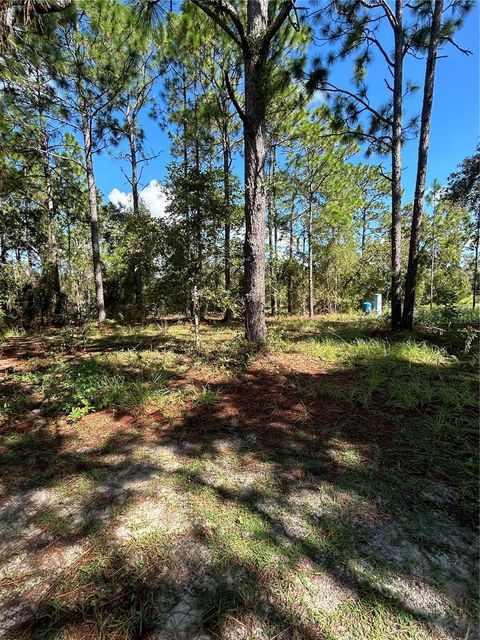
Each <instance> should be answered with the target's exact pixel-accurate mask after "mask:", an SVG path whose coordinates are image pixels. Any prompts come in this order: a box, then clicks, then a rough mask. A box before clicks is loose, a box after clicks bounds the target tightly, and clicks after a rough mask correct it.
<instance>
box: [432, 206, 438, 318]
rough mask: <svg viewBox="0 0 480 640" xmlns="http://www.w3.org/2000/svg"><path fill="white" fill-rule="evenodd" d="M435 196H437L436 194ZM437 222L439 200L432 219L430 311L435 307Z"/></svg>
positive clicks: (434, 207)
mask: <svg viewBox="0 0 480 640" xmlns="http://www.w3.org/2000/svg"><path fill="white" fill-rule="evenodd" d="M434 198H435V196H434ZM436 222H437V202H436V200H434V202H433V219H432V255H431V256H430V311H431V310H432V308H433V281H434V273H435V242H436V237H435V231H436V229H435V226H436Z"/></svg>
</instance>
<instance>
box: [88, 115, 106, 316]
mask: <svg viewBox="0 0 480 640" xmlns="http://www.w3.org/2000/svg"><path fill="white" fill-rule="evenodd" d="M90 127H91V122H90V120H89V118H88V115H87V113H86V112H85V110H83V111H82V132H83V142H84V152H85V167H86V173H87V186H88V208H89V213H90V235H91V241H92V258H93V277H94V280H95V297H96V302H97V318H98V322H99V323H103V322H105V320H106V319H107V315H106V313H105V299H104V295H103V276H102V262H101V259H100V238H99V236H100V234H99V228H98V205H97V187H96V184H95V174H94V172H93V159H92V136H91V130H90Z"/></svg>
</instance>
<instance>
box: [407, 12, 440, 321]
mask: <svg viewBox="0 0 480 640" xmlns="http://www.w3.org/2000/svg"><path fill="white" fill-rule="evenodd" d="M442 11H443V0H435V4H434V9H433V17H432V24H431V28H430V42H429V45H428V55H427V65H426V69H425V85H424V89H423V104H422V120H421V125H420V139H419V143H418V164H417V179H416V183H415V197H414V200H413V215H412V229H411V233H410V247H409V254H408V268H407V277H406V281H405V303H404V308H403V318H402V326H403V328H405V329H412V328H413V312H414V309H415V293H416V287H417V273H418V257H419V246H420V225H421V222H422V215H423V203H424V200H425V184H426V180H427V165H428V150H429V147H430V125H431V120H432V105H433V89H434V85H435V66H436V62H437V50H438V46H439V43H440V31H441V28H442Z"/></svg>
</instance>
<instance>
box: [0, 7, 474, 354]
mask: <svg viewBox="0 0 480 640" xmlns="http://www.w3.org/2000/svg"><path fill="white" fill-rule="evenodd" d="M304 4H305V3H304ZM471 8H472V3H471V2H469V1H467V0H451V1H450V2H445V3H444V2H439V1H438V0H437V2H435V3H431V2H425V1H423V0H418V1H415V2H410V3H405V2H402V1H400V0H398V1H397V2H396V3H394V8H393V9H392V8H391V7H390V5H389V4H388V3H386V2H383V1H382V0H380V1H379V2H372V3H368V2H362V1H359V0H343V1H342V2H336V3H329V2H309V3H306V6H302V7H296V6H295V2H294V1H293V0H291V1H285V2H268V3H267V2H264V1H263V0H258V1H257V0H251V1H249V2H247V3H234V2H232V3H229V2H225V1H223V0H191V1H187V2H184V3H182V4H181V6H180V5H177V3H175V6H173V5H172V4H171V3H170V2H151V1H146V2H138V3H133V4H126V3H122V2H120V1H118V0H102V1H101V2H86V1H83V0H76V1H75V2H74V3H71V2H69V1H66V0H51V1H50V2H24V3H20V2H15V1H12V0H10V1H9V2H7V3H4V6H2V9H1V12H2V13H1V15H0V19H1V24H2V54H1V58H0V74H1V77H2V90H1V93H0V100H1V103H2V108H1V112H0V130H1V143H0V145H1V146H0V166H1V169H0V171H1V179H0V202H1V218H0V263H1V269H0V314H1V318H0V320H1V323H2V325H3V326H4V327H8V326H12V325H17V326H25V327H32V326H37V325H44V324H48V323H55V324H66V323H69V322H84V321H86V320H88V319H91V318H94V317H95V318H97V319H98V321H99V322H104V321H105V319H106V318H116V319H120V320H122V321H128V322H131V321H138V320H142V321H143V320H146V319H151V318H157V317H159V316H164V315H166V314H179V313H180V314H184V315H185V316H186V317H188V318H192V319H193V318H196V319H198V320H201V319H202V318H204V317H206V315H207V314H215V316H216V317H224V318H225V319H226V320H228V319H231V318H233V317H244V318H245V322H246V337H247V339H249V340H250V342H252V343H255V344H257V345H262V344H263V343H264V342H265V337H266V329H265V322H264V312H266V313H267V314H271V315H277V314H285V313H288V314H309V315H310V316H312V315H314V314H318V313H325V312H338V311H340V312H341V311H350V310H358V309H359V308H360V305H361V303H362V301H363V300H365V299H371V297H372V296H373V294H374V293H377V292H378V293H382V294H383V295H384V297H385V298H386V301H388V305H390V306H391V323H392V328H411V327H412V322H413V309H414V307H415V305H416V306H417V308H418V307H420V306H422V307H423V306H426V307H427V308H428V307H429V308H430V309H433V308H435V309H436V310H438V313H439V314H440V315H442V314H443V315H445V316H448V317H449V318H451V317H453V316H454V315H455V314H456V313H458V312H459V309H460V308H461V307H462V306H466V305H469V307H470V308H472V306H473V309H475V304H476V297H477V296H478V289H479V282H478V248H479V231H480V207H479V198H480V195H479V194H480V187H479V173H480V172H479V159H480V155H479V152H478V150H477V152H476V154H475V155H473V156H471V157H469V158H466V159H465V161H464V162H463V164H462V165H461V166H460V167H452V174H451V176H450V178H449V180H448V183H447V184H444V185H442V184H440V183H438V181H434V183H433V184H432V185H427V184H426V171H427V161H428V142H429V130H430V118H431V110H432V100H433V93H434V79H435V62H436V60H437V57H438V56H439V51H440V50H442V51H443V49H445V50H446V49H447V48H448V47H457V48H458V47H460V45H459V44H457V43H456V42H455V40H454V38H455V33H456V31H457V30H458V29H459V28H460V26H461V24H462V21H463V19H464V17H465V15H466V14H467V13H468V12H469V11H470V10H471ZM382 38H383V40H382ZM392 43H393V49H394V50H393V51H390V46H391V44H392ZM326 52H327V53H326ZM465 54H468V52H467V51H465ZM379 56H380V58H381V59H382V60H383V61H384V63H385V100H384V102H383V103H382V104H374V103H373V102H372V98H371V96H370V93H369V84H368V80H369V75H368V72H369V68H370V66H371V64H372V60H374V59H377V58H378V57H379ZM409 56H414V57H416V58H420V59H422V60H423V61H424V62H423V63H422V64H424V65H425V83H424V86H422V87H414V86H413V85H412V84H411V83H410V82H409V80H408V78H406V77H405V74H404V65H405V61H406V60H408V57H409ZM337 58H343V59H345V60H351V63H352V74H353V78H354V82H355V86H356V90H355V92H352V91H351V90H350V89H348V88H346V87H342V86H337V85H334V84H332V82H331V79H330V75H329V69H330V68H331V66H332V65H334V64H335V60H336V59H337ZM407 98H408V99H410V100H412V101H413V102H414V103H415V104H416V105H417V106H416V111H417V112H418V117H416V118H413V119H411V120H408V122H407V121H405V120H406V118H405V117H404V116H403V115H402V110H403V111H404V104H403V103H404V101H405V100H406V99H407ZM145 114H148V116H149V117H151V118H153V119H154V120H155V121H157V122H158V124H159V126H160V127H162V128H164V129H165V130H168V133H169V137H170V144H171V148H170V155H171V157H172V160H171V162H170V163H169V165H168V171H167V179H166V181H165V184H164V190H165V195H166V199H167V206H166V210H165V213H164V215H162V216H161V217H153V216H152V215H151V212H150V210H149V208H148V206H147V204H146V202H145V201H144V200H143V199H142V187H144V184H143V183H142V167H143V166H144V164H145V163H149V162H150V163H158V162H160V159H159V158H158V157H152V155H150V154H149V140H148V138H147V137H146V136H145V132H144V131H143V129H142V126H141V120H142V118H143V117H144V116H145ZM412 136H413V137H418V140H419V156H418V167H417V179H416V189H415V195H414V198H413V201H412V202H409V201H406V199H405V197H403V187H402V162H401V161H402V144H403V142H404V141H405V140H406V139H408V138H410V137H412ZM100 153H103V154H109V155H110V157H111V162H112V163H114V162H118V161H122V162H123V163H125V162H126V165H125V164H124V165H122V166H128V171H126V172H125V177H126V179H127V180H128V183H129V185H130V188H131V194H132V195H131V198H130V199H129V200H128V202H126V203H125V202H124V203H123V204H117V205H115V204H113V203H111V202H109V203H105V202H104V195H105V194H101V193H100V192H99V190H98V188H97V184H96V175H95V158H96V156H97V154H100ZM242 157H243V160H242ZM243 161H244V163H245V173H244V172H243V170H242V162H243ZM385 306H386V307H387V303H386V305H385Z"/></svg>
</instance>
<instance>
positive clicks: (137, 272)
mask: <svg viewBox="0 0 480 640" xmlns="http://www.w3.org/2000/svg"><path fill="white" fill-rule="evenodd" d="M136 126H137V123H136V120H135V118H133V119H132V120H131V121H130V122H129V123H128V142H129V145H130V165H131V176H130V181H131V183H132V203H133V215H134V216H135V218H136V221H137V223H139V220H138V217H139V216H140V195H139V189H138V166H137V136H136ZM133 286H134V288H135V304H136V306H137V308H138V310H139V315H140V318H143V277H142V263H141V259H140V260H139V262H138V263H137V264H135V265H134V268H133Z"/></svg>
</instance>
